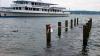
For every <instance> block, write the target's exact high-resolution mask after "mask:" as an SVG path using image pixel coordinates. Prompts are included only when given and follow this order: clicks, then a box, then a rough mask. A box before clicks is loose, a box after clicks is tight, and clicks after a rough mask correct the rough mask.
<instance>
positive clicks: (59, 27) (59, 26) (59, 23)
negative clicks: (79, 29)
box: [58, 22, 61, 37]
mask: <svg viewBox="0 0 100 56" xmlns="http://www.w3.org/2000/svg"><path fill="white" fill-rule="evenodd" d="M58 36H59V37H61V22H58Z"/></svg>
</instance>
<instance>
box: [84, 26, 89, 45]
mask: <svg viewBox="0 0 100 56" xmlns="http://www.w3.org/2000/svg"><path fill="white" fill-rule="evenodd" d="M86 30H87V29H86V25H83V46H87V40H88V39H87V35H88V34H87V31H86Z"/></svg>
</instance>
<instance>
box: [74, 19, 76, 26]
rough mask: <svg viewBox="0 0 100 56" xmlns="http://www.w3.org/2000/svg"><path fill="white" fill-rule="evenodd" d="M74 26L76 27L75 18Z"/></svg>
mask: <svg viewBox="0 0 100 56" xmlns="http://www.w3.org/2000/svg"><path fill="white" fill-rule="evenodd" d="M74 26H75V27H76V18H75V19H74Z"/></svg>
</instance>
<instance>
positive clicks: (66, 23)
mask: <svg viewBox="0 0 100 56" xmlns="http://www.w3.org/2000/svg"><path fill="white" fill-rule="evenodd" d="M67 31H68V20H65V32H67Z"/></svg>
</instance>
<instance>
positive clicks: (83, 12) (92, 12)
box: [66, 11, 100, 14]
mask: <svg viewBox="0 0 100 56" xmlns="http://www.w3.org/2000/svg"><path fill="white" fill-rule="evenodd" d="M66 12H70V13H71V14H100V11H66Z"/></svg>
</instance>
